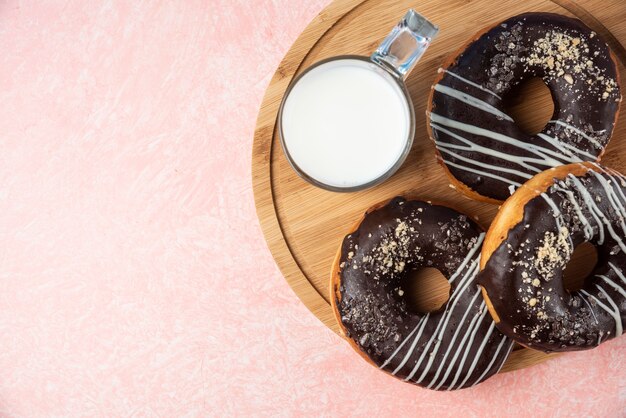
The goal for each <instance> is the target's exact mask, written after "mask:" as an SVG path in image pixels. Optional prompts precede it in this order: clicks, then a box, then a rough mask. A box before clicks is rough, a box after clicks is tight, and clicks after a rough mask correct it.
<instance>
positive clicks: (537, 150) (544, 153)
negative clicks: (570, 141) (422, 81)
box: [430, 112, 576, 167]
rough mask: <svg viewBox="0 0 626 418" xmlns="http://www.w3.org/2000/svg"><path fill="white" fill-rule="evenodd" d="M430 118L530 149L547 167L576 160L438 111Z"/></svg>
mask: <svg viewBox="0 0 626 418" xmlns="http://www.w3.org/2000/svg"><path fill="white" fill-rule="evenodd" d="M430 120H431V122H434V123H436V124H440V125H444V126H447V127H450V128H454V129H458V130H460V131H463V132H467V133H470V134H473V135H478V136H484V137H486V138H490V139H493V140H494V141H498V142H502V143H505V144H508V145H511V146H514V147H517V148H520V149H524V150H528V151H530V152H532V153H533V154H535V155H537V156H539V157H541V158H542V164H543V165H545V166H546V167H556V166H559V165H562V164H563V162H576V161H571V160H570V158H568V157H567V156H566V155H563V154H560V153H558V152H555V151H552V150H549V149H547V148H545V147H541V146H538V145H536V144H529V143H526V142H523V141H520V140H519V139H515V138H511V137H510V136H507V135H504V134H501V133H498V132H493V131H490V130H489V129H485V128H481V127H479V126H475V125H471V124H468V123H463V122H459V121H456V120H453V119H449V118H446V117H445V116H441V115H438V114H436V113H432V112H431V113H430ZM548 155H552V156H553V157H555V158H560V159H561V160H562V161H559V160H555V159H554V158H552V157H549V156H548Z"/></svg>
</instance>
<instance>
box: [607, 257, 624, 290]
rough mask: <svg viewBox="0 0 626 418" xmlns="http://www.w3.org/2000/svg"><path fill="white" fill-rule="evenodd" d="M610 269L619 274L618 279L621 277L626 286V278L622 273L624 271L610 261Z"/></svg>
mask: <svg viewBox="0 0 626 418" xmlns="http://www.w3.org/2000/svg"><path fill="white" fill-rule="evenodd" d="M609 267H611V268H612V269H613V271H614V272H615V274H617V277H619V278H620V279H621V280H622V282H624V284H625V285H626V277H624V274H623V273H622V271H621V270H620V269H618V268H617V266H616V265H615V264H613V263H611V262H610V261H609Z"/></svg>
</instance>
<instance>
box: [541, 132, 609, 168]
mask: <svg viewBox="0 0 626 418" xmlns="http://www.w3.org/2000/svg"><path fill="white" fill-rule="evenodd" d="M537 136H538V137H539V138H541V139H543V140H544V141H546V142H547V143H549V144H550V145H552V146H553V147H555V148H557V149H559V150H561V152H563V153H564V154H568V155H570V156H571V158H572V162H575V163H576V162H581V161H583V160H581V159H580V158H579V157H577V156H575V155H574V153H577V154H580V155H582V156H583V157H585V158H587V159H589V160H591V161H595V160H596V159H597V158H598V157H597V156H595V155H592V154H589V153H588V152H587V151H583V150H581V149H578V148H576V147H575V146H573V145H570V144H568V143H567V142H561V141H559V140H558V139H556V138H554V137H551V136H550V135H546V134H544V133H541V132H539V133H538V134H537ZM576 160H578V161H576Z"/></svg>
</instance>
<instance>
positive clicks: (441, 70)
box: [437, 68, 502, 100]
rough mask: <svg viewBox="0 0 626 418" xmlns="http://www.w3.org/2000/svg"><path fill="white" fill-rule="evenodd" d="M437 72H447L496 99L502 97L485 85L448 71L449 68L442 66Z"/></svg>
mask: <svg viewBox="0 0 626 418" xmlns="http://www.w3.org/2000/svg"><path fill="white" fill-rule="evenodd" d="M437 72H439V73H446V74H449V75H451V76H452V77H454V78H456V79H458V80H461V81H462V82H464V83H465V84H468V85H470V86H472V87H476V88H477V89H479V90H482V91H484V92H485V93H489V94H491V95H492V96H495V97H497V98H498V99H500V100H502V97H500V96H498V95H497V94H496V93H494V92H493V91H491V90H489V89H488V88H485V87H483V86H481V85H480V84H477V83H474V82H473V81H470V80H468V79H467V78H463V77H461V76H460V75H458V74H455V73H453V72H452V71H449V70H444V69H443V68H439V70H437Z"/></svg>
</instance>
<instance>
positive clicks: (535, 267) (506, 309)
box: [478, 162, 626, 352]
mask: <svg viewBox="0 0 626 418" xmlns="http://www.w3.org/2000/svg"><path fill="white" fill-rule="evenodd" d="M625 222H626V177H624V176H623V175H621V174H619V173H617V172H615V171H614V170H611V169H608V168H604V167H601V166H599V165H597V164H595V163H589V162H587V163H579V164H570V165H566V166H561V167H557V168H554V169H550V170H547V171H546V172H544V173H541V174H539V175H537V176H535V177H534V178H533V179H532V180H530V181H529V182H527V183H525V184H524V185H523V186H522V187H520V188H519V189H518V190H517V191H516V192H515V194H513V196H511V197H510V198H509V199H508V200H507V201H506V202H505V203H504V205H503V206H502V208H501V209H500V212H498V215H497V216H496V219H495V220H494V222H493V224H492V226H491V228H490V229H489V232H488V233H487V237H486V239H485V244H484V245H483V250H482V259H481V265H482V266H481V267H482V269H483V270H482V271H481V273H480V274H479V279H478V280H479V283H480V284H481V285H482V286H483V287H484V288H483V291H484V296H485V299H486V301H487V305H488V306H489V309H490V311H491V314H492V316H493V317H494V319H495V320H496V322H497V325H498V329H500V331H502V332H503V333H505V334H506V335H508V336H509V337H511V338H512V339H514V340H516V341H517V342H519V343H520V344H523V345H525V346H528V347H532V348H536V349H539V350H543V351H546V352H550V351H574V350H586V349H589V348H593V347H595V346H597V345H599V344H601V343H602V342H604V341H606V340H609V339H611V338H614V337H616V336H619V335H621V334H622V332H623V330H624V322H625V321H626V238H625V237H626V223H625ZM585 241H586V242H590V243H592V244H594V245H595V246H596V249H597V251H598V263H597V265H596V267H595V269H594V270H593V272H592V273H591V274H590V275H589V277H587V278H586V280H585V285H584V287H583V288H582V289H580V290H576V291H571V292H570V291H568V290H566V289H565V288H564V286H563V270H564V268H565V266H566V264H567V262H568V261H569V258H570V256H571V254H572V252H573V251H574V248H575V247H576V246H577V245H579V244H581V243H582V242H585Z"/></svg>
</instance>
